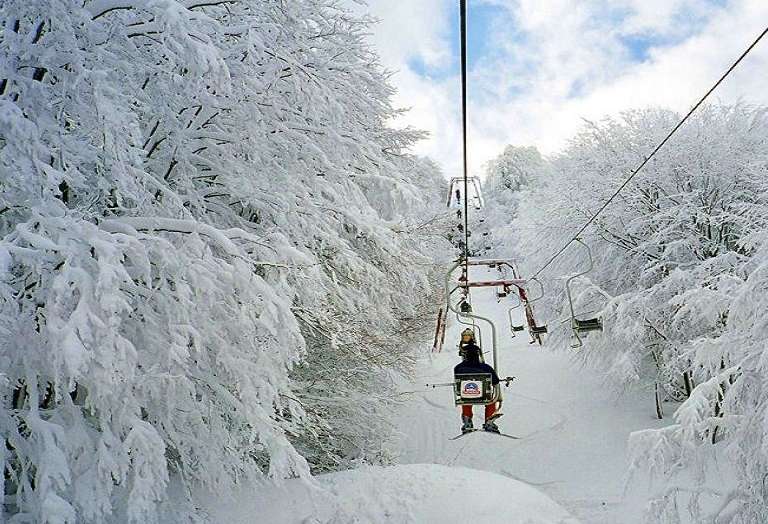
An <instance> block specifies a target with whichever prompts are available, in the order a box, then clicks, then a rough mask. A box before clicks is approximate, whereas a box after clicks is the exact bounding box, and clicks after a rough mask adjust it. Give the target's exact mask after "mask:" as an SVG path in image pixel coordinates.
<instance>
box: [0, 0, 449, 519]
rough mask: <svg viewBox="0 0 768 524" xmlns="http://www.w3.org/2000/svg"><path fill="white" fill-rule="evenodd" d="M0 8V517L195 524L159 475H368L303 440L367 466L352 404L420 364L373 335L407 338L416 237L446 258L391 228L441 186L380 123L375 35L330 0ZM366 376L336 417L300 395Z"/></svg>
mask: <svg viewBox="0 0 768 524" xmlns="http://www.w3.org/2000/svg"><path fill="white" fill-rule="evenodd" d="M0 14H2V21H0V24H1V26H0V64H2V65H1V66H0V333H2V336H1V337H0V383H1V385H2V396H3V406H2V409H0V427H2V431H3V434H4V435H5V436H6V442H5V444H6V445H5V446H4V448H3V451H2V452H1V453H2V460H3V464H4V468H5V471H6V475H5V492H6V497H5V501H6V502H5V511H6V513H9V514H11V515H12V517H11V519H12V521H14V522H62V523H63V522H103V521H105V520H127V521H130V522H154V521H158V520H163V521H164V520H167V518H170V517H169V515H171V514H173V515H175V518H178V515H179V514H180V513H183V512H184V511H189V512H192V511H193V509H192V508H193V504H189V505H188V506H187V507H186V508H179V507H171V506H169V505H168V504H166V502H167V499H168V497H167V488H168V486H169V482H172V481H173V482H179V483H180V485H181V486H182V488H183V491H184V492H186V493H187V494H188V497H190V498H191V497H192V495H191V493H192V488H193V487H195V486H203V487H205V488H208V489H212V490H215V491H223V490H225V489H226V488H227V487H228V486H231V485H232V484H233V483H235V482H238V481H245V480H248V479H254V478H257V477H262V476H269V477H273V478H281V477H286V476H306V475H308V474H309V469H310V468H309V466H310V464H308V463H307V461H306V460H305V457H307V458H309V459H310V460H311V461H312V463H313V464H315V465H321V466H322V467H326V465H327V463H328V462H329V461H330V462H334V463H337V464H338V463H342V462H343V460H341V459H339V457H342V458H343V459H344V460H348V457H350V456H353V457H360V456H362V458H363V459H368V460H373V459H375V457H373V456H372V454H366V453H362V454H361V453H357V452H355V450H354V449H346V448H345V449H343V450H339V449H337V448H338V446H337V447H335V448H334V449H330V450H329V449H328V448H327V447H326V443H325V442H323V441H322V439H321V438H317V439H314V440H313V439H308V438H305V436H306V435H307V434H311V433H312V432H313V428H315V427H318V426H321V427H323V431H324V430H325V428H327V427H335V426H333V424H336V425H339V424H340V423H339V418H340V417H343V418H345V419H346V420H347V422H348V426H349V427H351V428H352V429H351V430H349V431H348V433H349V439H348V440H349V442H350V448H357V449H362V448H364V447H365V446H364V445H363V442H365V439H370V438H371V435H370V434H368V433H365V432H364V431H357V433H356V432H355V431H354V430H355V428H358V429H359V428H365V427H369V426H370V424H367V423H366V421H365V420H362V417H361V416H360V414H361V413H362V410H363V409H364V407H365V406H366V403H363V402H361V401H360V400H359V399H360V398H361V397H365V396H366V395H369V394H371V392H374V391H378V390H379V388H380V387H381V381H382V380H383V379H382V377H383V376H385V375H386V373H388V372H392V371H394V370H397V369H402V368H403V367H404V366H405V365H406V364H407V362H408V360H407V355H411V354H412V350H413V349H412V348H410V347H407V346H406V345H402V344H401V345H399V346H395V347H394V348H393V346H392V345H391V344H390V342H391V341H390V340H388V339H382V338H376V337H374V336H373V334H375V333H379V332H385V333H398V332H400V330H407V329H415V327H414V326H415V325H416V324H415V322H414V320H413V319H414V318H417V317H418V315H419V314H420V312H421V311H422V306H423V304H422V303H421V302H422V301H421V300H416V301H414V300H413V299H412V297H414V296H418V297H424V299H425V300H426V297H428V296H429V295H430V294H431V293H432V289H433V285H432V279H431V277H430V273H431V271H432V266H431V264H432V260H431V259H430V258H428V257H427V256H425V254H424V253H426V251H425V250H423V249H422V246H421V244H422V242H420V241H419V239H418V235H419V234H423V235H425V236H427V237H428V238H429V242H439V241H438V240H434V239H433V237H432V233H431V232H425V233H421V232H419V231H414V230H413V229H412V228H407V227H403V226H402V224H404V223H408V222H410V221H414V220H415V218H414V217H416V216H419V215H420V216H422V217H424V216H427V217H428V216H429V215H430V214H431V213H433V210H432V207H431V203H430V202H429V197H427V198H425V195H424V193H423V191H422V188H423V187H424V186H425V185H426V184H425V183H424V181H423V180H432V181H434V180H436V175H435V173H434V170H433V169H431V168H429V166H425V165H424V164H423V163H422V162H421V161H419V160H418V159H414V158H412V157H410V156H409V155H408V154H407V152H406V149H407V147H408V146H409V145H410V144H411V143H412V142H413V141H414V140H416V139H418V138H419V137H420V134H419V133H417V132H415V131H412V130H409V129H406V130H394V129H390V128H389V127H388V126H387V125H386V123H387V121H388V120H389V119H390V118H391V116H393V115H394V114H395V113H396V109H395V108H393V107H392V106H391V103H390V95H391V94H392V89H391V87H389V85H388V84H387V82H386V75H385V74H384V72H383V71H382V70H381V68H380V67H379V65H378V63H377V58H376V55H375V54H374V53H373V52H372V51H371V49H370V48H369V47H368V46H367V44H366V43H365V34H364V31H365V27H366V24H367V21H366V20H359V19H355V18H353V17H351V16H350V15H349V14H348V13H347V12H345V11H344V10H343V9H341V8H340V7H339V6H338V5H337V3H336V2H333V1H331V0H304V1H296V2H282V1H278V0H268V1H261V0H259V1H256V0H253V1H246V0H242V1H228V2H196V1H184V0H161V1H146V0H124V1H102V0H90V1H86V2H80V3H76V2H71V1H67V0H41V1H39V2H27V1H23V0H11V1H9V2H5V3H4V4H3V6H2V10H0ZM363 335H368V338H367V339H361V338H360V337H361V336H363ZM358 343H359V344H358ZM334 359H336V360H338V361H339V362H346V363H347V367H346V368H341V375H342V376H339V374H336V373H329V372H328V370H329V369H332V368H333V367H334V362H335V360H334ZM298 364H300V366H299V367H296V366H297V365H298ZM360 367H362V368H364V369H365V370H366V374H367V375H369V377H371V379H370V380H365V381H358V382H357V383H356V384H354V385H353V386H352V390H353V391H354V392H355V393H356V395H357V396H356V397H353V398H349V399H348V403H347V404H346V405H344V406H342V408H343V409H340V410H336V411H333V410H327V409H325V405H324V404H323V402H325V398H323V399H321V400H319V401H317V402H316V401H314V400H313V399H311V398H310V397H311V396H312V395H314V394H315V392H316V391H315V390H314V389H313V388H318V389H319V390H320V391H326V392H327V391H330V390H331V388H332V387H333V386H334V385H335V384H336V383H337V382H338V381H339V380H342V379H343V378H344V377H343V374H345V373H353V372H354V371H355V369H356V368H360ZM292 369H293V370H294V374H293V376H292V375H291V374H290V372H291V370H292ZM374 378H375V379H374ZM320 396H321V397H325V395H320ZM339 398H341V397H339ZM390 400H391V395H390V396H387V395H386V394H384V393H383V394H381V399H380V402H381V403H378V400H377V401H376V402H373V401H370V402H368V405H370V404H371V403H373V404H375V406H376V408H377V409H379V406H381V405H385V404H386V403H387V402H389V401H390ZM349 406H352V407H349ZM370 413H372V416H373V417H374V420H375V421H377V423H378V419H377V418H375V417H376V410H375V409H374V410H372V411H371V412H370ZM323 424H325V426H322V425H323ZM369 446H375V443H372V444H369ZM164 512H165V513H164ZM163 515H166V517H167V518H166V517H163Z"/></svg>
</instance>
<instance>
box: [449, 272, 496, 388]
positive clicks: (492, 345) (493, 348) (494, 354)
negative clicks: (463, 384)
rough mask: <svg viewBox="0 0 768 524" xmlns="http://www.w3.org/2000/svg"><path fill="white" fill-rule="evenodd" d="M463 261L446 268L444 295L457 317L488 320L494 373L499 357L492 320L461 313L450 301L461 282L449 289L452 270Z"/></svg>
mask: <svg viewBox="0 0 768 524" xmlns="http://www.w3.org/2000/svg"><path fill="white" fill-rule="evenodd" d="M463 262H464V261H463V260H459V261H457V262H455V263H454V264H453V265H452V266H451V268H450V269H449V270H448V272H447V273H446V274H445V291H446V297H447V300H448V308H449V309H450V310H451V311H453V312H454V313H455V314H456V315H458V316H459V317H464V318H474V319H477V320H483V321H485V322H488V324H489V325H490V326H491V349H492V350H493V367H494V369H495V370H496V373H498V372H499V370H498V365H499V358H498V350H497V345H496V326H495V325H494V323H493V321H492V320H491V319H489V318H486V317H482V316H480V315H476V314H474V313H463V312H461V311H459V310H458V309H456V307H455V306H454V304H452V303H451V293H453V291H455V290H456V289H458V288H460V287H462V285H461V283H460V284H459V285H458V286H455V287H454V288H453V289H451V275H453V272H454V271H456V269H457V268H458V267H459V266H460V265H462V263H463Z"/></svg>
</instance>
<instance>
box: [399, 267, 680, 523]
mask: <svg viewBox="0 0 768 524" xmlns="http://www.w3.org/2000/svg"><path fill="white" fill-rule="evenodd" d="M493 275H494V273H493V272H491V273H489V274H488V275H486V276H488V277H491V276H493ZM476 278H479V276H478V277H476ZM508 300H510V299H508ZM472 303H473V307H474V311H475V312H476V313H477V314H480V315H483V316H488V317H490V318H491V319H493V320H494V321H495V322H496V326H497V330H498V333H499V343H500V349H499V362H500V365H499V369H498V372H499V375H500V376H501V377H502V378H503V377H504V376H507V375H513V376H515V377H516V378H515V380H514V381H513V382H512V383H511V384H510V386H509V387H508V388H506V389H503V394H504V403H503V405H502V410H501V411H502V412H503V413H505V415H504V416H503V417H501V419H499V420H498V425H499V428H500V429H501V431H502V432H504V433H509V434H513V435H516V436H519V437H521V439H520V440H510V439H505V438H499V437H494V436H491V435H485V434H481V433H479V432H478V433H474V434H472V435H468V436H466V437H462V438H461V439H458V440H456V441H450V440H449V438H450V437H451V436H454V435H456V434H458V433H459V428H460V425H461V424H460V416H459V412H458V408H456V407H454V406H453V402H452V392H451V389H450V388H424V385H425V384H427V383H441V382H447V381H450V380H451V376H452V375H451V374H452V369H453V366H454V365H456V363H457V362H458V356H457V353H456V349H455V344H456V341H458V339H459V333H460V331H461V330H462V329H464V328H465V327H466V326H464V325H462V324H459V323H458V322H457V321H456V318H455V316H453V315H450V316H449V318H450V322H451V323H449V326H448V330H447V332H446V339H445V340H446V343H445V347H444V348H443V351H442V353H438V354H433V355H430V357H429V358H425V359H424V360H423V361H422V362H421V365H420V370H419V373H418V377H417V379H416V380H415V381H414V383H413V384H410V385H403V386H402V387H403V392H408V395H409V396H410V398H411V402H409V403H408V404H407V405H406V407H405V409H403V410H402V411H401V412H400V413H398V415H397V417H396V419H395V421H396V423H397V424H398V427H401V428H402V434H401V435H400V436H399V438H398V439H397V440H396V441H395V442H392V443H391V444H390V445H391V446H392V448H393V450H394V451H396V452H397V454H398V455H399V460H400V461H401V462H403V463H418V462H425V461H428V462H434V463H438V464H445V465H449V466H463V467H472V468H476V469H481V470H485V471H490V472H494V473H497V474H499V475H504V476H506V477H508V478H511V479H515V480H518V481H521V482H525V483H526V484H528V485H530V486H533V487H535V488H537V489H540V490H541V491H542V492H543V493H545V494H547V495H548V496H550V497H551V498H552V499H554V500H555V501H556V502H558V503H560V504H562V505H563V506H564V507H565V508H566V509H568V510H569V511H571V512H572V513H573V514H574V515H575V516H576V517H578V518H580V519H582V520H583V521H584V522H588V523H590V524H603V523H604V524H609V523H612V524H613V523H616V522H622V523H625V524H629V523H635V522H637V523H639V522H641V521H642V514H643V510H644V505H645V502H644V501H645V497H647V495H648V493H647V492H646V490H647V483H646V482H643V479H637V480H636V481H633V482H631V483H629V484H628V489H627V490H625V484H626V483H627V482H626V481H627V473H626V472H627V468H628V466H629V463H628V438H629V435H630V433H631V432H633V431H635V430H642V429H646V428H658V427H662V426H666V425H667V423H668V422H667V421H666V420H662V421H659V420H658V419H656V418H655V416H654V413H655V412H654V404H653V392H652V390H647V391H645V390H642V389H641V390H639V391H632V392H630V394H627V395H619V394H617V393H616V392H614V391H613V390H611V389H610V388H608V387H607V386H606V384H605V383H603V381H602V380H601V377H600V376H597V375H596V374H594V373H590V372H588V370H585V369H582V368H581V366H580V364H578V363H577V362H576V361H575V360H576V359H574V358H573V357H574V356H576V353H575V352H566V351H563V350H560V351H556V350H553V349H554V348H552V347H548V346H547V343H546V342H545V345H544V346H543V347H540V346H538V345H530V344H528V340H529V338H528V336H527V334H526V333H525V332H521V333H519V334H518V336H517V337H516V338H511V337H510V331H509V330H508V329H507V328H506V326H507V321H506V320H505V319H506V310H507V308H508V307H509V306H511V305H513V302H511V300H510V301H509V305H506V304H507V302H506V301H504V302H501V303H498V304H497V302H496V299H495V296H494V291H493V290H490V289H489V290H475V291H473V292H472ZM537 320H539V321H540V322H544V321H546V319H537ZM481 328H482V326H481ZM482 334H483V335H484V336H485V338H487V339H488V340H486V341H485V343H484V344H485V345H484V349H485V350H486V351H488V353H487V354H486V360H487V361H490V359H491V353H490V330H489V329H488V328H482ZM545 340H546V339H545ZM586 343H587V344H589V339H588V338H587V339H586ZM482 417H483V415H482V408H479V407H475V416H474V421H475V425H477V423H478V422H480V421H482ZM625 491H626V492H625Z"/></svg>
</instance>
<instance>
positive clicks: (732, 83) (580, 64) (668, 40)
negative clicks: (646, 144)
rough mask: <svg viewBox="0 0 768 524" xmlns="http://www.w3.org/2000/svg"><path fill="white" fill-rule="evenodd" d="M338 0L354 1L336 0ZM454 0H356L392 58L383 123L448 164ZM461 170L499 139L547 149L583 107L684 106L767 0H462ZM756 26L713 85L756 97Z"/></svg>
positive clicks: (762, 54) (483, 157)
mask: <svg viewBox="0 0 768 524" xmlns="http://www.w3.org/2000/svg"><path fill="white" fill-rule="evenodd" d="M349 1H350V2H352V1H355V0H349ZM458 3H459V2H458V0H367V3H366V4H363V5H357V6H356V7H355V9H356V10H357V12H358V13H360V12H365V13H368V14H370V15H372V16H373V17H374V18H376V19H377V20H378V22H377V23H376V24H375V25H374V26H373V27H372V28H371V35H370V37H369V38H370V40H371V42H372V44H373V45H374V46H375V47H376V49H377V51H378V53H379V55H380V56H381V59H382V63H383V65H384V66H385V67H386V68H387V69H388V70H390V71H394V72H395V74H394V75H393V76H392V83H393V84H394V86H395V87H396V88H397V89H398V94H397V95H396V97H395V103H396V105H397V106H398V107H404V108H409V109H410V110H409V111H408V112H407V113H406V114H404V115H403V116H402V117H399V118H398V120H397V121H396V122H394V125H396V126H406V125H411V126H413V127H416V128H419V129H423V130H425V131H428V132H429V133H430V136H429V138H428V139H426V140H424V141H422V142H420V143H419V144H417V146H416V147H415V148H414V151H415V152H416V153H418V154H422V155H426V156H429V157H430V158H432V159H433V160H435V161H436V162H437V163H438V164H439V165H441V166H442V168H443V171H444V174H445V176H456V175H458V174H459V171H460V167H461V163H460V162H461V160H460V158H461V157H460V155H461V130H460V123H461V116H460V109H461V105H460V104H461V95H460V80H459V76H458V75H459V18H458V17H459V15H458ZM467 3H468V6H469V7H468V16H467V23H468V37H467V38H468V68H469V76H468V88H467V90H468V97H469V110H468V113H469V147H468V154H469V164H470V171H471V173H470V174H472V175H480V176H482V175H483V171H484V170H483V165H484V164H485V163H486V162H487V161H488V160H490V159H492V158H494V157H496V156H497V155H499V154H500V153H501V152H502V151H503V149H504V147H505V146H506V145H508V144H513V145H518V146H527V145H533V146H536V147H537V148H538V149H539V150H540V151H541V152H542V153H544V154H556V153H557V152H558V151H560V150H562V149H563V148H564V147H566V146H567V143H568V139H569V138H570V137H572V136H573V135H574V134H575V133H577V132H578V131H579V129H580V127H581V126H582V125H583V123H584V120H589V121H596V120H600V119H602V118H605V117H606V116H616V115H618V114H619V113H620V112H621V111H624V110H628V109H634V108H642V107H649V106H654V107H663V108H669V109H673V110H675V111H678V112H683V113H684V112H686V111H687V110H688V109H690V107H692V106H693V104H694V103H695V102H696V101H697V100H698V98H699V97H701V95H703V94H704V93H705V92H706V90H707V89H709V87H710V86H711V85H712V84H713V83H714V82H715V81H716V80H717V79H718V78H719V77H720V75H721V74H722V73H723V72H724V71H725V70H726V69H727V68H728V66H730V64H731V63H732V62H733V61H734V60H735V59H736V58H737V57H738V56H739V55H740V54H741V53H742V52H743V51H744V49H746V47H747V46H748V45H749V44H750V43H751V42H752V41H753V40H754V39H755V38H756V37H757V36H758V35H759V34H760V32H761V31H762V30H763V29H764V28H765V27H766V26H768V0H467ZM767 80H768V36H766V37H765V38H764V40H763V41H762V42H761V43H760V44H759V45H758V47H756V48H755V49H754V51H753V52H752V53H750V55H749V56H748V57H747V58H746V59H745V60H744V62H742V64H741V65H740V66H739V68H738V69H736V70H735V71H734V73H733V74H732V75H731V76H730V77H729V78H728V79H727V80H726V82H725V83H724V84H723V85H722V86H721V87H720V88H719V89H718V90H717V91H716V92H715V93H714V94H713V96H712V98H711V101H713V102H717V103H725V104H731V103H737V102H738V103H746V104H766V105H768V81H767Z"/></svg>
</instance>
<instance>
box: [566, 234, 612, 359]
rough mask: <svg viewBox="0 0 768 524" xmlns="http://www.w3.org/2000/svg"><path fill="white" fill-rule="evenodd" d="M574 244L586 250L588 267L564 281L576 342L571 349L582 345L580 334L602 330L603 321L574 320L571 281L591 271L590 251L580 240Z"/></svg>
mask: <svg viewBox="0 0 768 524" xmlns="http://www.w3.org/2000/svg"><path fill="white" fill-rule="evenodd" d="M574 240H575V241H576V242H578V243H579V244H581V245H582V246H584V248H585V249H586V250H587V258H588V260H589V267H588V268H587V269H586V270H584V271H582V272H581V273H576V274H575V275H571V276H570V277H568V280H566V281H565V291H566V293H567V295H568V305H569V306H570V308H571V329H572V330H573V335H574V337H576V342H575V343H573V344H571V347H574V348H578V347H581V346H583V345H584V342H583V341H582V340H581V336H580V335H581V334H582V333H583V334H586V333H588V332H590V331H602V330H603V321H602V320H601V319H600V318H597V317H595V318H583V319H580V318H576V313H575V312H574V310H573V296H572V295H571V281H572V280H574V279H576V278H578V277H580V276H582V275H586V274H587V273H589V272H590V271H592V267H593V264H592V250H590V249H589V246H588V245H586V244H585V243H584V242H582V241H581V239H580V238H576V239H574Z"/></svg>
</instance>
